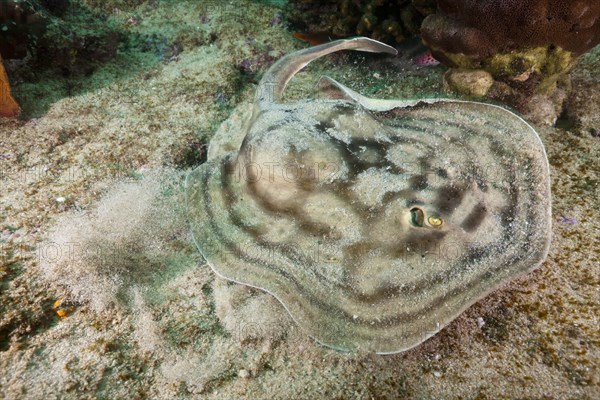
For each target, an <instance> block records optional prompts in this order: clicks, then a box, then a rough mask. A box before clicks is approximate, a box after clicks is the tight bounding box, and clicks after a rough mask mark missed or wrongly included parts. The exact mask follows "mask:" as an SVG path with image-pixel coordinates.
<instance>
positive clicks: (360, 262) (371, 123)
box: [187, 42, 550, 353]
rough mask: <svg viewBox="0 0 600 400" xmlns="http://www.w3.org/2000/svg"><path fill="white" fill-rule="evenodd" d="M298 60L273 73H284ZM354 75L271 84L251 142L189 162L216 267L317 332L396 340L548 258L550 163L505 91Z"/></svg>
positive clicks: (423, 334)
mask: <svg viewBox="0 0 600 400" xmlns="http://www.w3.org/2000/svg"><path fill="white" fill-rule="evenodd" d="M365 43H366V45H369V43H370V42H365ZM365 43H363V45H364V44H365ZM324 46H329V47H328V48H327V50H331V49H334V51H335V42H332V43H330V44H327V45H324ZM345 46H346V47H344V48H355V49H360V46H355V47H348V45H347V44H346V45H345ZM318 47H321V46H318ZM312 51H313V52H314V54H316V56H320V55H323V54H326V53H327V51H324V50H323V48H321V49H316V50H312ZM292 56H293V55H292ZM305 56H306V51H305V53H304V55H301V56H300V58H301V59H302V63H300V64H302V65H305V64H306V63H307V61H306V57H305ZM287 57H288V60H290V59H291V60H294V58H293V57H291V58H290V56H287ZM302 57H304V58H302ZM284 61H285V60H284ZM309 61H310V60H309ZM300 64H299V63H295V64H294V65H295V66H294V68H291V67H287V69H286V67H285V65H283V66H282V65H281V63H280V64H279V65H277V64H276V65H275V67H276V68H274V73H272V74H269V73H267V74H266V76H265V77H266V78H265V79H268V82H273V81H277V82H279V83H278V84H277V85H280V86H283V87H284V86H285V83H286V82H287V81H288V80H289V77H287V76H286V75H285V74H283V73H282V72H281V71H288V73H289V74H292V75H293V74H294V73H295V72H296V71H297V70H298V68H297V66H298V65H300ZM274 77H275V78H274ZM342 89H344V88H343V87H342ZM342 91H343V92H345V93H346V96H345V98H349V100H345V99H344V97H343V96H342V97H341V98H338V99H336V100H311V101H303V102H296V103H291V104H278V103H276V101H278V100H280V98H281V93H282V89H281V90H280V89H277V90H276V91H275V93H277V95H276V96H274V98H273V100H274V101H273V102H269V100H268V97H265V96H264V93H263V95H260V94H259V96H258V101H257V106H256V107H255V109H254V111H253V113H252V116H248V117H247V121H246V123H245V124H244V126H245V127H246V129H247V132H245V136H244V139H243V142H242V143H237V144H235V145H234V146H233V147H231V146H230V147H229V148H239V150H237V151H233V152H230V153H226V154H222V153H217V154H215V153H213V157H212V158H211V159H210V160H209V161H208V162H207V163H205V164H203V165H201V166H200V167H199V168H197V169H195V170H194V171H193V172H192V173H190V175H189V176H188V179H187V199H188V206H189V213H190V220H191V225H192V231H193V234H194V238H195V240H196V243H197V245H198V247H199V249H200V251H201V252H202V254H203V255H204V257H205V258H206V260H207V261H208V263H209V265H210V266H211V267H212V268H213V269H214V271H215V272H216V273H218V274H219V275H221V276H223V277H225V278H227V279H229V280H232V281H235V282H238V283H243V284H246V285H250V286H254V287H257V288H260V289H263V290H265V291H267V292H269V293H271V294H273V295H274V296H275V297H276V298H277V299H279V301H281V303H282V304H283V305H284V306H285V307H286V309H287V310H288V311H289V313H290V314H291V316H292V317H293V318H294V319H295V320H296V322H297V323H298V324H299V325H300V326H301V327H302V328H304V329H305V330H306V331H307V333H308V334H309V335H311V336H312V337H314V338H315V339H316V340H318V341H319V342H320V343H323V344H325V345H327V346H330V347H333V348H336V349H340V350H363V351H372V352H377V353H394V352H399V351H403V350H406V349H409V348H411V347H413V346H415V345H417V344H419V343H421V342H423V341H424V340H426V339H427V338H429V337H430V336H432V335H434V334H435V333H436V332H438V331H439V330H440V329H441V328H442V327H444V326H445V325H447V324H448V323H449V322H450V321H452V320H453V319H454V318H456V317H457V316H458V315H459V314H460V313H461V312H462V311H464V310H465V309H466V308H467V307H469V306H470V305H471V304H473V303H474V302H475V301H477V300H478V299H480V298H482V297H483V296H485V295H486V294H487V293H489V292H491V291H493V290H495V289H496V288H498V287H499V286H501V285H502V284H503V283H505V282H507V281H508V280H510V279H513V278H514V277H516V276H518V275H520V274H523V273H526V272H528V271H530V270H531V269H533V268H535V267H536V266H538V265H539V264H540V263H541V262H542V261H543V260H544V259H545V257H546V254H547V251H548V246H549V242H550V184H549V173H548V163H547V159H546V154H545V151H544V147H543V145H542V143H541V142H540V140H539V138H538V136H537V134H536V132H535V131H534V130H533V129H532V128H531V126H529V125H528V124H527V123H526V122H525V121H523V120H522V119H521V118H519V117H518V116H516V115H515V114H513V113H511V112H509V111H507V110H505V109H503V108H501V107H497V106H494V105H489V104H482V103H473V102H459V101H451V100H439V101H435V102H429V103H421V104H416V102H413V103H412V104H415V105H412V104H411V106H410V107H409V106H407V104H406V102H405V101H400V100H399V101H398V104H400V103H401V104H402V106H398V107H394V105H393V104H391V103H389V102H388V103H389V104H388V105H389V106H386V107H382V106H381V104H378V105H377V106H374V105H373V104H375V102H376V100H372V99H366V98H361V99H357V98H355V96H354V94H353V92H351V91H349V89H348V90H342ZM370 105H373V106H371V108H370V109H369V106H370ZM238 136H241V135H238ZM225 147H226V146H225ZM225 147H223V148H225Z"/></svg>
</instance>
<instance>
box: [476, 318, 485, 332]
mask: <svg viewBox="0 0 600 400" xmlns="http://www.w3.org/2000/svg"><path fill="white" fill-rule="evenodd" d="M484 325H485V321H484V320H483V318H482V317H477V327H478V328H479V329H481V328H483V326H484Z"/></svg>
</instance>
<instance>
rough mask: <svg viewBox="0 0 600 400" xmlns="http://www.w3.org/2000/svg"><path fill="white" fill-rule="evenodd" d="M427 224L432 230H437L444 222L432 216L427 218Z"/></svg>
mask: <svg viewBox="0 0 600 400" xmlns="http://www.w3.org/2000/svg"><path fill="white" fill-rule="evenodd" d="M427 222H428V223H429V225H431V226H433V227H434V228H439V227H440V226H442V224H443V223H444V220H443V219H441V218H440V217H438V216H437V215H432V216H430V217H429V218H427Z"/></svg>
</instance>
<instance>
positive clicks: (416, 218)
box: [410, 207, 425, 227]
mask: <svg viewBox="0 0 600 400" xmlns="http://www.w3.org/2000/svg"><path fill="white" fill-rule="evenodd" d="M410 222H412V224H413V225H414V226H418V227H422V226H423V222H425V213H423V210H421V209H420V208H418V207H414V208H411V209H410Z"/></svg>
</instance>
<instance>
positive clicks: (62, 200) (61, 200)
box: [56, 196, 67, 203]
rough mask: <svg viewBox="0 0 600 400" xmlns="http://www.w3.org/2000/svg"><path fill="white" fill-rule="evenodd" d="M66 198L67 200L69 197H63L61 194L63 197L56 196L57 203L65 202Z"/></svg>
mask: <svg viewBox="0 0 600 400" xmlns="http://www.w3.org/2000/svg"><path fill="white" fill-rule="evenodd" d="M66 200H67V199H65V198H64V197H62V196H61V197H57V198H56V202H57V203H64V202H65V201H66Z"/></svg>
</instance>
